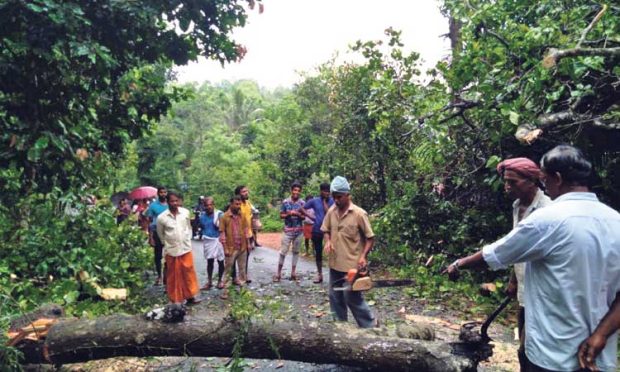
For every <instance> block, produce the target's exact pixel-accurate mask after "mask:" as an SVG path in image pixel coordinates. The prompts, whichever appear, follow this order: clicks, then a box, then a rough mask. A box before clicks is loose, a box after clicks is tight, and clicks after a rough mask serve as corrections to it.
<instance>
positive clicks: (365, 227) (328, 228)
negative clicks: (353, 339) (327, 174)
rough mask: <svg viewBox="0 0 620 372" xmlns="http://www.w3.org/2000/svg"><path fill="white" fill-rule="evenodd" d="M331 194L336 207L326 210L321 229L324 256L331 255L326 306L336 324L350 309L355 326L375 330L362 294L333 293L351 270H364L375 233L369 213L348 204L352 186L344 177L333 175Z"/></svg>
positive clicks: (341, 284) (371, 316)
mask: <svg viewBox="0 0 620 372" xmlns="http://www.w3.org/2000/svg"><path fill="white" fill-rule="evenodd" d="M330 191H331V193H332V197H333V198H334V203H335V205H334V206H332V207H331V208H329V210H328V211H327V214H326V215H325V219H324V220H323V225H322V226H321V231H323V233H325V240H326V243H325V253H327V254H329V255H330V256H329V306H330V308H331V311H332V314H333V316H334V318H335V319H336V320H338V321H347V318H348V314H347V308H349V309H351V313H353V317H354V318H355V321H356V322H357V325H358V326H360V327H361V328H371V327H375V326H377V321H376V320H375V317H374V315H373V314H372V311H371V310H370V307H369V306H368V304H367V303H366V301H364V297H363V296H362V292H360V291H335V290H334V288H335V287H341V286H343V285H345V284H346V283H345V279H346V275H347V272H348V271H349V270H350V269H358V270H365V269H366V266H367V265H368V261H367V256H368V253H370V250H371V249H372V246H373V244H374V236H375V234H374V233H373V231H372V228H371V227H370V222H369V221H368V213H366V211H365V210H363V209H362V208H360V207H358V206H357V205H355V204H353V203H352V202H351V197H350V195H349V193H350V191H351V187H350V186H349V182H348V181H347V179H346V178H344V177H341V176H336V177H335V178H334V179H333V180H332V182H331V184H330Z"/></svg>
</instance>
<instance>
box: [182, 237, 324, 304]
mask: <svg viewBox="0 0 620 372" xmlns="http://www.w3.org/2000/svg"><path fill="white" fill-rule="evenodd" d="M192 248H193V249H194V251H193V254H194V267H195V269H196V273H197V274H198V280H199V282H200V285H201V286H202V285H203V284H205V283H206V282H207V262H206V260H205V259H204V255H203V251H202V242H201V241H198V240H193V241H192ZM279 256H280V253H279V252H278V251H277V250H275V249H274V248H268V247H258V248H256V249H255V250H254V251H253V252H252V253H250V263H249V269H248V273H249V278H250V279H252V283H250V285H249V287H250V288H253V289H256V288H265V287H266V286H267V285H269V286H271V285H272V284H273V283H272V281H273V276H274V275H275V273H276V270H277V268H278V259H279ZM291 260H292V253H291V252H290V251H289V253H288V255H287V256H286V260H285V262H284V269H283V271H282V281H281V282H280V284H279V286H285V287H286V286H289V285H299V286H302V287H305V286H316V284H313V283H312V281H313V280H314V277H315V275H316V264H315V262H314V257H304V256H300V257H299V262H298V263H297V276H298V277H300V279H301V280H300V281H299V282H298V283H294V282H290V281H288V280H287V278H288V277H289V276H290V273H291ZM325 270H326V269H324V271H325ZM213 276H214V278H217V264H215V268H214V274H213ZM215 280H216V279H215ZM323 285H325V283H324V284H323ZM211 292H217V290H211V291H208V292H205V291H203V294H205V295H209V294H210V293H211ZM209 297H210V296H209Z"/></svg>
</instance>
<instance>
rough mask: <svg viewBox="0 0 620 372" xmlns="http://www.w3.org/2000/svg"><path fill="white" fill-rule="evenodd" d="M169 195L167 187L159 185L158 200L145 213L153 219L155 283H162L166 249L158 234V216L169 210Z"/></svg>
mask: <svg viewBox="0 0 620 372" xmlns="http://www.w3.org/2000/svg"><path fill="white" fill-rule="evenodd" d="M167 195H168V191H167V190H166V188H165V187H163V186H160V187H158V188H157V200H156V201H154V202H152V203H151V204H150V205H149V208H148V209H147V210H146V212H144V215H145V216H146V217H148V218H149V220H150V221H151V224H150V225H149V244H150V245H151V247H153V252H154V253H155V272H156V273H157V279H156V280H155V285H161V261H162V258H163V256H162V252H163V249H164V244H163V243H162V242H161V239H160V238H159V236H158V235H157V216H159V215H160V214H161V213H162V212H164V211H167V210H168V202H167V201H166V196H167Z"/></svg>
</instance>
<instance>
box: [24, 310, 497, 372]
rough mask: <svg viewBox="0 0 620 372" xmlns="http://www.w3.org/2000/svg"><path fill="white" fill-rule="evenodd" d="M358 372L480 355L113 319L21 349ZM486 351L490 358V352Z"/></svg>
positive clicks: (77, 356) (208, 323)
mask: <svg viewBox="0 0 620 372" xmlns="http://www.w3.org/2000/svg"><path fill="white" fill-rule="evenodd" d="M237 341H238V342H239V345H238V347H239V346H240V348H239V350H240V355H239V356H241V357H247V358H257V359H286V360H295V361H302V362H311V363H335V364H342V365H350V366H360V367H364V368H367V369H369V370H378V369H382V370H385V369H388V370H390V369H391V370H416V371H442V372H446V371H474V370H476V366H477V363H478V360H479V357H480V354H479V353H480V350H476V349H477V348H475V347H471V346H468V345H467V344H463V343H444V342H436V341H423V340H412V339H406V338H398V337H385V336H378V335H376V334H374V333H373V331H370V330H360V329H355V328H352V327H350V326H346V325H340V324H334V323H331V322H322V323H319V322H311V323H309V324H298V323H287V322H279V321H278V322H264V321H252V322H248V323H237V322H233V321H213V320H203V319H192V318H191V317H187V318H186V320H185V321H184V322H182V323H176V324H166V323H161V322H157V321H146V320H144V319H143V318H141V317H138V316H128V315H113V316H108V317H102V318H98V319H94V320H89V319H77V320H64V321H61V322H59V323H57V324H55V325H54V326H53V327H52V328H51V329H50V331H49V333H48V335H47V338H46V340H45V341H43V343H38V344H37V343H33V344H26V345H22V347H21V349H22V351H23V352H24V355H25V362H27V363H53V364H64V363H75V362H84V361H88V360H93V359H103V358H110V357H115V356H139V357H144V356H202V357H205V356H219V357H222V356H231V355H232V354H233V348H234V347H235V343H236V342H237ZM487 351H488V350H487Z"/></svg>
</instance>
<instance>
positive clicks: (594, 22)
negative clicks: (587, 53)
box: [576, 4, 608, 48]
mask: <svg viewBox="0 0 620 372" xmlns="http://www.w3.org/2000/svg"><path fill="white" fill-rule="evenodd" d="M607 8H608V7H607V4H604V5H603V9H601V11H600V12H598V14H597V15H596V17H594V19H593V20H592V22H590V24H589V25H588V27H586V28H585V29H584V30H583V32H582V33H581V37H580V38H579V42H578V43H577V45H576V47H577V48H580V47H581V44H583V42H584V41H585V40H586V35H588V32H590V31H591V30H592V28H594V26H595V25H596V24H597V23H598V21H600V20H601V18H602V17H603V14H605V12H606V11H607Z"/></svg>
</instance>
